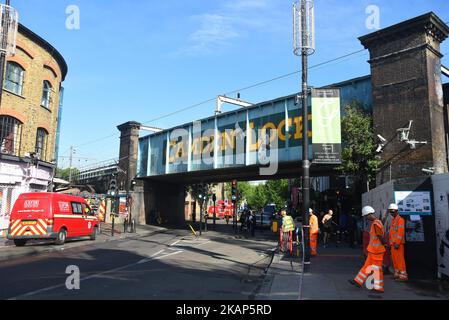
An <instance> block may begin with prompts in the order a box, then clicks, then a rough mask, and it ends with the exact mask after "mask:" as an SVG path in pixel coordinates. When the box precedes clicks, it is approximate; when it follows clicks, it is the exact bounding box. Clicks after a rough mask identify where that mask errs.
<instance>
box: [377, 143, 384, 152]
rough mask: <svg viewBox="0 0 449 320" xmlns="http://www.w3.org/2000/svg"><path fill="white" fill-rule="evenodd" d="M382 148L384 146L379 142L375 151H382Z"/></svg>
mask: <svg viewBox="0 0 449 320" xmlns="http://www.w3.org/2000/svg"><path fill="white" fill-rule="evenodd" d="M383 148H384V146H383V145H381V144H379V146H378V147H377V150H376V153H381V152H383Z"/></svg>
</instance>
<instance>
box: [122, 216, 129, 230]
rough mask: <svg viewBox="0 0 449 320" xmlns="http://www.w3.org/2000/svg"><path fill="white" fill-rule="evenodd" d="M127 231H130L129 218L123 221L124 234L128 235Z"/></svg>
mask: <svg viewBox="0 0 449 320" xmlns="http://www.w3.org/2000/svg"><path fill="white" fill-rule="evenodd" d="M126 230H128V218H126V219H125V220H124V221H123V233H126Z"/></svg>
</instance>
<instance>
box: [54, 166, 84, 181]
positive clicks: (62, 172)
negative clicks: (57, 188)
mask: <svg viewBox="0 0 449 320" xmlns="http://www.w3.org/2000/svg"><path fill="white" fill-rule="evenodd" d="M70 170H71V171H72V180H73V179H74V178H75V177H76V176H77V175H78V174H79V172H80V171H79V170H78V169H77V168H71V169H70V168H66V169H61V168H56V177H57V178H60V179H63V180H66V181H69V178H70Z"/></svg>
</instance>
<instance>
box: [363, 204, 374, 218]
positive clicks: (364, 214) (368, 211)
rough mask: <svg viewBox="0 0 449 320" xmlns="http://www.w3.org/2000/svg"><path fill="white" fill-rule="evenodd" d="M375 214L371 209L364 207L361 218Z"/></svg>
mask: <svg viewBox="0 0 449 320" xmlns="http://www.w3.org/2000/svg"><path fill="white" fill-rule="evenodd" d="M374 212H376V210H374V208H373V207H370V206H366V207H364V208H363V209H362V217H366V216H367V215H370V214H373V213H374Z"/></svg>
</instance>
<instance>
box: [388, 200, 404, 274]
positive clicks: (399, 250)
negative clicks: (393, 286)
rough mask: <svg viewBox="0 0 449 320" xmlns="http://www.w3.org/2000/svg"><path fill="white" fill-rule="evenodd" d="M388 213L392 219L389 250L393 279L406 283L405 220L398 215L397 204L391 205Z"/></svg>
mask: <svg viewBox="0 0 449 320" xmlns="http://www.w3.org/2000/svg"><path fill="white" fill-rule="evenodd" d="M388 211H389V212H390V214H391V215H392V217H393V222H392V224H391V230H390V239H389V240H390V250H391V258H392V260H393V267H394V279H395V280H396V281H407V280H408V275H407V270H406V265H405V257H404V253H405V220H404V218H402V217H401V216H400V215H399V208H398V206H397V204H395V203H392V204H391V205H390V207H389V208H388Z"/></svg>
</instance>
